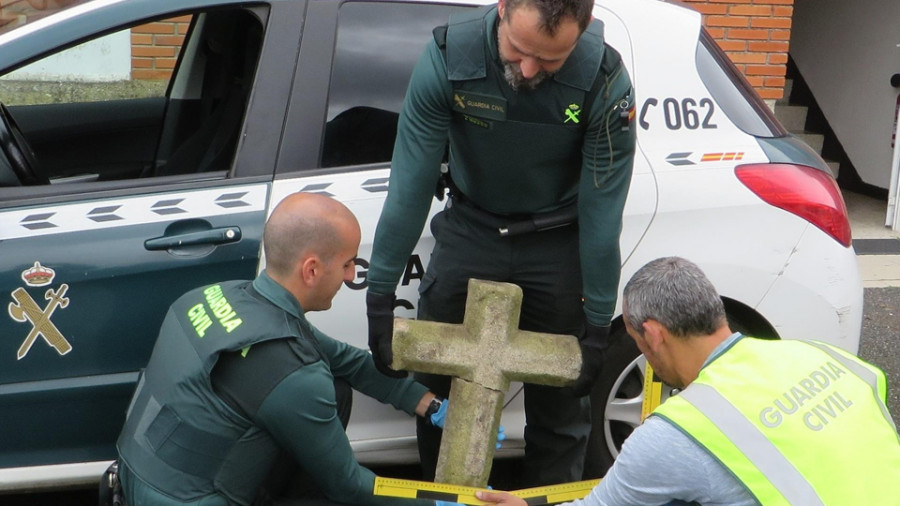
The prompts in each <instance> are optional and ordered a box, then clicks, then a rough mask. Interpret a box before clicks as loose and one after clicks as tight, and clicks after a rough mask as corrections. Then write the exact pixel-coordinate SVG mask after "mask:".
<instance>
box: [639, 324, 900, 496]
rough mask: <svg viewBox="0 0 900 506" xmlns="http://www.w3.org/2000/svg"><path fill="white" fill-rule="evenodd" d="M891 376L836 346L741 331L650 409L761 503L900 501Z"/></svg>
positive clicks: (899, 459) (899, 440)
mask: <svg viewBox="0 0 900 506" xmlns="http://www.w3.org/2000/svg"><path fill="white" fill-rule="evenodd" d="M886 398H887V381H886V379H885V376H884V373H883V372H882V371H881V370H880V369H878V368H877V367H874V366H872V365H870V364H867V363H865V362H863V361H861V360H859V359H857V358H856V357H854V356H853V355H851V354H849V353H847V352H845V351H843V350H839V349H837V348H834V347H832V346H829V345H826V344H823V343H818V342H809V341H765V340H761V339H754V338H746V337H745V338H739V339H738V340H737V341H735V342H734V343H733V344H732V346H731V347H730V348H729V349H727V350H725V351H724V352H723V353H721V354H720V355H719V356H717V357H715V358H714V359H713V360H712V361H711V362H710V363H709V364H707V365H706V366H705V367H704V368H703V369H702V370H701V371H700V374H699V376H698V377H697V379H696V380H694V382H692V383H691V384H690V385H688V387H687V388H685V389H684V391H682V392H681V393H680V394H679V395H677V396H675V397H671V398H669V399H668V400H666V401H665V402H664V403H663V404H661V405H660V406H659V407H658V408H657V409H656V410H655V411H654V412H653V414H652V415H651V416H659V417H661V418H663V419H665V420H667V421H668V422H670V423H672V424H673V425H675V426H676V427H677V428H679V429H680V430H681V431H683V432H684V433H686V434H687V435H688V436H689V437H691V438H692V439H694V440H695V441H696V442H697V443H699V444H700V445H701V446H702V447H704V448H705V449H706V450H707V451H708V452H709V453H710V454H711V455H712V456H713V457H714V458H716V459H717V460H718V461H719V462H721V463H722V464H723V465H724V466H725V467H726V468H727V469H728V470H729V471H731V473H732V474H734V476H735V477H736V478H737V479H738V480H739V481H741V482H742V483H743V484H744V485H745V486H746V487H747V489H748V490H749V491H750V493H751V494H753V495H754V496H755V497H756V499H757V500H758V501H759V502H760V504H763V505H766V506H769V505H776V504H791V505H804V506H810V505H820V504H821V505H849V504H873V505H874V504H879V505H887V504H892V505H900V437H898V434H897V429H896V427H895V426H894V423H893V420H892V419H891V416H890V414H889V413H888V410H887V407H885V400H886Z"/></svg>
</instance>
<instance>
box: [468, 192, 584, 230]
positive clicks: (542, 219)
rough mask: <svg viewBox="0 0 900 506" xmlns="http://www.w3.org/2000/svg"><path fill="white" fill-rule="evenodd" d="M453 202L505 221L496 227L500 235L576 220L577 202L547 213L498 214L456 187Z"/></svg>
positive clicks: (544, 228)
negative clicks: (483, 206)
mask: <svg viewBox="0 0 900 506" xmlns="http://www.w3.org/2000/svg"><path fill="white" fill-rule="evenodd" d="M451 198H452V199H453V203H454V204H460V205H464V206H466V207H469V208H472V209H475V210H477V211H478V212H481V213H485V214H488V215H490V216H492V217H493V218H495V219H498V220H502V221H506V224H505V225H501V226H500V227H498V229H497V230H498V231H499V232H500V237H511V236H514V235H522V234H528V233H531V232H543V231H544V230H550V229H553V228H559V227H564V226H566V225H571V224H573V223H575V222H576V221H578V203H577V202H575V203H572V204H569V205H567V206H565V207H563V208H560V209H557V210H555V211H550V212H547V213H538V214H511V215H504V214H498V213H495V212H492V211H488V210H487V209H484V208H482V207H481V206H479V205H478V204H476V203H475V202H472V200H471V199H469V198H468V197H466V196H465V195H463V194H462V192H460V191H459V190H458V189H457V190H456V192H455V193H454V194H452V195H451Z"/></svg>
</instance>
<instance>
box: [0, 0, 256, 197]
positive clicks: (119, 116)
mask: <svg viewBox="0 0 900 506" xmlns="http://www.w3.org/2000/svg"><path fill="white" fill-rule="evenodd" d="M258 11H259V9H255V10H245V9H240V8H232V9H221V10H215V11H209V12H193V13H191V12H188V13H182V14H178V15H177V16H172V17H168V18H164V19H156V20H148V21H144V22H139V23H137V24H134V25H132V26H128V27H125V28H122V29H120V30H117V31H115V32H113V33H109V34H102V35H99V36H96V37H93V38H89V39H88V40H82V41H77V44H75V45H72V46H71V47H65V48H62V49H60V50H57V51H53V50H52V49H51V50H48V51H47V53H46V56H44V57H43V58H41V59H39V60H37V61H35V62H33V63H30V64H29V65H26V66H23V67H20V68H17V69H16V70H14V71H12V72H7V73H5V74H3V75H0V102H2V103H3V104H4V105H5V106H6V107H5V108H0V116H2V118H0V120H2V121H0V203H2V202H3V200H5V198H4V196H10V197H21V196H23V195H24V196H27V195H30V194H47V193H49V194H59V193H67V192H68V191H73V192H75V191H77V192H83V191H91V189H90V188H87V189H85V188H76V187H75V186H72V185H83V184H88V183H91V184H95V185H100V186H103V185H104V184H105V185H106V186H107V187H108V186H110V185H112V186H113V187H121V186H122V185H126V186H127V185H130V184H146V183H147V182H148V181H152V182H158V180H159V178H163V177H169V176H194V177H198V176H202V177H209V176H207V175H208V174H212V173H220V176H218V177H224V176H225V174H226V171H228V170H229V169H230V168H231V166H232V162H233V160H234V155H235V150H236V147H237V143H238V139H239V133H240V129H241V126H242V124H243V117H244V112H245V108H246V105H247V102H248V97H249V96H250V90H251V86H252V82H253V78H254V75H255V71H256V65H257V61H258V58H259V53H260V49H261V47H262V35H263V22H262V19H261V16H260V13H259V12H258ZM4 131H6V132H9V133H8V134H6V133H5V132H4ZM182 179H183V178H182ZM66 185H68V186H69V188H65V186H66ZM51 187H52V188H53V189H50V188H51Z"/></svg>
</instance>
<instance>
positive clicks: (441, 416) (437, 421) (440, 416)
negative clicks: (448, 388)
mask: <svg viewBox="0 0 900 506" xmlns="http://www.w3.org/2000/svg"><path fill="white" fill-rule="evenodd" d="M448 406H450V401H449V400H448V399H444V402H442V403H441V407H440V408H439V409H438V410H437V412H436V413H434V414H433V415H431V419H430V420H429V421H430V422H431V425H434V426H435V427H440V428H441V429H443V428H444V420H445V419H446V418H447V407H448Z"/></svg>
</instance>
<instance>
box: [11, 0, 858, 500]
mask: <svg viewBox="0 0 900 506" xmlns="http://www.w3.org/2000/svg"><path fill="white" fill-rule="evenodd" d="M485 3H490V0H473V1H464V0H440V1H421V2H409V1H403V0H396V1H391V2H387V1H384V2H382V1H379V2H353V1H346V2H335V1H333V0H263V1H258V2H245V1H243V0H241V1H238V0H185V1H182V2H158V1H154V0H93V1H85V2H74V3H71V4H69V6H68V7H67V8H65V9H63V10H61V11H60V12H57V13H54V14H51V15H48V16H46V17H43V18H40V19H37V20H35V21H31V22H29V23H26V24H24V25H23V26H20V27H17V28H15V29H12V30H9V29H7V30H6V31H5V32H3V33H0V101H2V102H3V103H5V104H6V105H7V106H8V107H3V108H0V116H2V118H0V120H2V121H0V147H2V154H0V266H2V268H0V297H4V298H6V300H5V302H6V304H4V305H3V309H4V311H2V312H0V427H2V430H0V491H3V490H19V489H34V488H41V487H47V486H63V485H73V484H87V483H95V480H96V478H97V477H98V476H99V475H100V473H101V472H102V470H103V469H104V468H105V467H106V465H107V464H108V462H109V461H110V460H111V459H113V458H114V457H115V448H114V441H115V438H116V436H117V435H118V432H119V430H120V428H121V425H122V423H123V420H124V416H125V410H126V408H127V403H128V399H129V398H130V395H131V392H132V391H133V388H134V385H135V381H136V378H137V374H138V371H139V370H140V368H141V367H142V366H143V365H144V364H145V362H146V360H147V359H148V357H149V353H150V350H151V348H152V346H153V343H154V340H155V338H156V332H157V329H158V326H159V324H160V322H161V320H162V318H163V315H164V313H165V310H166V308H167V307H168V305H169V304H170V303H171V301H173V300H174V299H175V298H176V297H178V296H179V295H180V294H182V293H183V292H185V291H187V290H188V289H190V288H193V287H196V286H199V285H202V284H205V283H211V282H214V281H220V280H224V279H237V278H244V279H249V278H252V277H253V276H254V275H255V273H256V272H257V270H258V269H259V268H260V265H259V263H260V242H261V236H262V227H263V224H264V222H265V219H266V216H267V214H268V212H270V210H271V209H272V208H273V207H274V205H275V204H276V203H277V202H279V201H280V200H281V199H282V198H284V196H286V195H288V194H290V193H292V192H296V191H307V192H317V193H322V194H326V195H330V196H333V197H334V198H337V199H340V200H341V201H343V202H344V203H346V204H347V205H348V206H349V207H350V209H352V210H353V211H354V213H355V214H356V215H357V217H358V218H359V220H360V223H361V226H362V230H363V235H362V245H361V248H360V257H359V261H358V263H357V275H356V278H355V279H354V280H353V281H351V282H349V283H347V285H348V286H347V287H346V289H344V290H342V291H341V292H339V294H338V296H337V297H336V299H335V301H334V306H333V309H331V310H330V311H328V312H325V313H320V314H315V315H313V317H312V318H313V319H314V322H315V323H316V324H317V325H318V326H319V327H320V328H322V329H323V330H324V331H326V332H327V333H329V334H330V335H332V336H334V337H336V338H339V339H343V340H346V341H348V342H351V343H353V344H355V345H357V346H360V347H365V334H366V330H365V329H366V327H365V325H366V322H365V314H364V313H365V310H364V290H365V288H366V268H367V266H368V263H367V260H368V255H369V253H370V251H371V243H372V238H373V234H374V230H375V225H376V222H377V219H378V216H379V214H380V210H381V206H382V203H383V201H384V197H385V194H386V191H387V186H388V179H389V171H390V155H391V150H392V146H393V136H394V133H395V131H396V121H397V117H398V113H399V110H400V104H401V101H402V97H403V94H404V91H405V88H406V81H407V79H408V78H409V75H410V72H411V70H412V66H413V65H414V63H415V61H416V59H417V58H418V55H419V53H420V52H421V50H422V48H423V47H424V44H425V43H426V41H427V40H428V39H429V37H431V30H432V28H433V27H435V26H437V25H440V24H443V23H445V22H446V20H447V18H448V16H449V14H450V13H451V12H453V11H455V10H459V9H467V8H471V7H472V6H475V5H481V4H485ZM594 15H595V17H597V18H599V19H600V20H602V21H603V22H604V24H605V33H606V37H607V40H608V42H609V43H610V44H611V45H613V46H614V47H615V48H616V49H618V51H619V52H620V53H621V54H622V56H623V60H624V61H625V64H626V66H627V68H628V71H629V72H630V73H631V76H632V79H633V81H634V84H635V89H636V98H637V104H636V120H635V122H634V128H637V129H638V153H637V155H636V157H635V166H634V178H633V182H632V186H631V189H630V193H629V196H628V202H627V206H626V210H625V222H624V228H623V233H622V239H621V250H622V259H623V266H622V279H623V280H627V279H628V278H629V276H630V275H631V274H632V273H633V272H634V271H635V270H636V269H637V268H639V267H640V266H641V265H643V264H644V263H645V262H646V261H649V260H651V259H653V258H656V257H659V256H664V255H682V256H685V257H688V258H690V259H692V260H694V261H696V262H698V263H699V264H700V265H701V266H702V267H703V268H704V270H705V271H706V272H707V273H708V274H709V276H710V278H711V279H712V280H713V281H714V283H715V284H716V286H717V288H718V289H719V291H720V292H721V293H722V295H723V297H724V299H725V302H726V306H727V308H728V313H729V317H730V318H731V319H732V322H733V324H734V325H735V326H736V327H738V328H740V329H744V330H746V331H748V332H750V333H753V334H755V335H759V336H762V337H769V338H789V339H812V338H815V339H819V340H822V341H826V342H830V343H833V344H836V345H838V346H841V347H843V348H845V349H847V350H849V351H851V352H854V353H855V352H856V351H857V348H858V342H859V333H860V323H861V318H862V287H861V282H860V279H859V274H858V271H857V267H856V261H855V255H854V252H853V249H852V247H851V246H850V235H849V224H848V222H847V218H846V210H845V209H844V207H843V201H842V200H841V197H840V194H839V193H838V192H837V188H836V185H835V183H834V181H833V180H832V178H831V176H830V175H829V174H828V173H827V172H826V171H827V168H825V166H824V163H823V162H822V161H821V159H819V158H818V157H817V156H816V155H815V154H813V153H812V152H811V151H810V150H809V148H807V147H806V146H805V145H803V144H802V143H800V142H798V141H797V140H795V139H793V138H791V137H789V136H787V134H786V133H785V132H784V130H783V129H782V128H781V127H780V125H778V123H777V121H775V120H774V118H773V117H772V115H771V114H770V113H769V111H768V109H767V108H766V107H765V105H764V104H762V103H761V102H760V100H759V99H758V97H757V96H756V95H755V94H754V93H753V92H752V90H751V89H750V88H749V86H748V85H747V84H746V82H745V81H744V80H743V79H742V78H741V77H740V75H739V74H738V72H737V71H736V70H735V69H734V68H733V66H732V65H731V64H730V63H729V62H728V60H727V57H726V56H725V55H724V54H723V53H722V52H721V51H720V50H719V49H718V48H717V46H716V45H715V42H714V41H712V39H711V38H710V37H709V36H708V35H707V34H706V33H705V31H703V29H702V28H701V24H700V16H699V14H697V13H695V12H693V11H690V10H688V9H685V8H682V7H679V6H676V5H673V4H669V3H665V2H659V1H656V0H602V1H599V2H598V3H597V5H596V7H595V10H594ZM160 21H164V22H169V21H172V22H173V23H174V24H176V25H179V26H184V27H187V31H186V32H185V33H183V34H181V36H183V41H182V42H180V45H179V47H178V50H177V52H176V53H175V54H174V55H173V59H174V58H177V61H176V63H175V65H174V71H173V73H172V77H171V79H170V80H169V81H168V82H167V83H164V84H165V86H160V87H158V89H157V90H156V91H153V90H151V91H150V92H147V93H143V94H140V95H139V96H119V97H115V98H110V97H108V96H106V95H104V93H102V92H100V93H94V92H96V91H97V90H108V89H110V88H111V87H113V84H110V83H101V84H94V85H90V84H84V83H82V84H81V85H79V86H81V87H80V88H78V89H79V90H81V91H79V92H71V93H64V94H59V96H58V97H57V98H54V99H53V100H44V101H41V100H31V101H27V100H26V101H20V102H17V100H19V97H20V95H22V93H23V92H22V90H23V89H34V87H35V86H37V85H32V83H26V84H25V85H23V84H22V82H21V80H22V79H21V78H20V77H17V76H19V75H21V72H23V71H25V70H27V69H29V68H34V66H35V65H41V64H43V65H45V67H46V66H52V65H53V61H54V60H53V59H54V58H59V57H61V56H64V55H66V54H71V53H69V52H75V53H76V54H77V52H78V51H80V50H82V49H83V48H84V47H85V46H86V45H89V44H97V43H100V42H101V41H102V40H105V39H104V37H111V36H115V35H117V34H122V33H126V34H127V33H129V31H130V33H131V34H132V38H131V40H132V41H134V40H136V39H135V37H136V36H135V34H136V33H144V32H145V31H141V30H138V29H137V28H138V27H152V26H157V23H158V22H160ZM147 31H149V32H152V31H153V30H147ZM126 38H127V36H126ZM101 54H105V53H103V52H101ZM29 64H30V65H31V67H26V65H29ZM16 70H18V72H19V73H20V74H16V73H13V71H16ZM42 86H43V85H42ZM91 88H92V91H90V92H89V91H88V89H91ZM41 89H43V88H41ZM92 93H94V94H92ZM39 98H40V97H39ZM441 206H442V203H441V202H439V201H437V200H435V201H434V205H433V206H432V212H437V211H439V210H440V208H441ZM432 245H433V240H432V238H431V237H430V235H429V231H428V230H427V227H426V230H425V231H424V233H423V237H422V239H421V241H420V243H419V245H418V247H417V248H416V250H415V252H414V254H413V255H412V256H411V257H410V258H409V262H408V265H407V269H406V272H405V274H404V276H403V279H402V281H401V287H400V289H399V292H398V297H399V299H400V304H401V308H399V309H398V312H397V313H398V315H399V316H406V317H413V316H414V314H415V304H416V301H417V291H416V290H417V288H418V284H419V281H420V280H421V278H422V275H423V273H424V269H425V266H426V265H427V262H428V256H429V252H430V250H431V247H432ZM614 332H615V333H616V334H617V335H619V336H620V337H621V336H624V330H623V329H622V325H621V322H620V321H618V320H616V321H615V322H614ZM643 367H644V366H643V362H642V361H641V360H640V358H638V352H637V350H636V349H635V348H634V347H633V345H631V344H630V342H629V340H628V339H621V340H620V342H619V344H617V345H616V347H615V348H614V350H613V353H611V357H610V360H609V363H608V364H607V367H606V368H605V373H604V377H603V378H602V380H601V381H600V384H598V386H597V388H596V389H595V392H594V395H593V399H594V406H595V407H594V415H595V431H594V435H593V438H592V450H591V455H590V458H589V466H590V468H591V471H590V472H592V473H594V474H602V472H603V470H604V469H605V467H606V466H608V465H609V463H610V462H611V459H612V458H614V456H615V455H616V452H617V449H618V448H619V446H620V445H621V442H622V441H623V440H624V438H625V437H627V435H628V433H630V431H631V430H632V429H633V427H635V426H636V425H637V424H638V423H639V416H640V402H641V385H642V378H643V373H642V371H643ZM520 387H521V386H520V385H514V386H513V387H512V388H511V390H510V392H509V393H508V394H507V397H506V403H507V405H506V406H505V409H504V418H503V424H504V425H505V427H506V429H507V434H508V436H509V439H508V442H507V443H506V444H505V446H504V449H503V450H502V451H501V452H500V456H501V457H503V456H515V455H519V454H521V450H522V441H521V439H522V430H523V425H524V418H523V414H522V399H521V395H520V393H519V390H520ZM348 434H349V437H350V439H351V441H352V443H353V447H354V450H355V451H356V452H357V455H358V457H359V458H360V460H361V461H362V462H365V463H386V462H413V461H415V460H416V458H417V457H416V452H415V437H414V425H413V423H412V421H411V420H410V419H408V418H405V417H404V416H403V415H401V414H398V413H396V412H395V411H393V410H391V409H389V408H388V409H385V408H383V407H382V406H380V405H379V404H378V403H376V402H374V401H370V400H368V399H366V398H365V397H363V396H359V395H358V396H356V398H355V400H354V416H353V419H352V420H351V424H350V428H349V430H348Z"/></svg>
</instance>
